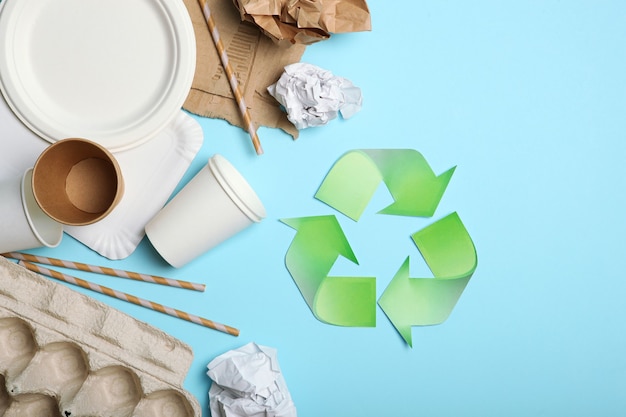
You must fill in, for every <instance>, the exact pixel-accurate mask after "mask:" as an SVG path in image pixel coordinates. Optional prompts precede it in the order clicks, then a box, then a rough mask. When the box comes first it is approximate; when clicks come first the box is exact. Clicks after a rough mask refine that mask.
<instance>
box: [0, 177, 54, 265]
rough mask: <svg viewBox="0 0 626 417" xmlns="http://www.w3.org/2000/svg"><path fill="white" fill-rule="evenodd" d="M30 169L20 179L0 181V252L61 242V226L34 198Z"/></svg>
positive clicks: (48, 245)
mask: <svg viewBox="0 0 626 417" xmlns="http://www.w3.org/2000/svg"><path fill="white" fill-rule="evenodd" d="M32 175H33V170H32V169H29V170H28V171H26V173H25V174H24V175H23V176H22V178H19V177H17V178H11V179H8V180H4V181H2V182H0V253H6V252H14V251H20V250H24V249H33V248H39V247H42V246H47V247H49V248H53V247H56V246H58V245H59V243H61V238H62V237H63V226H62V225H61V224H60V223H57V222H56V221H54V220H53V219H51V218H50V217H48V216H47V215H46V214H45V213H44V212H43V211H42V210H41V208H40V207H39V205H38V204H37V202H36V201H35V196H34V195H33V189H32Z"/></svg>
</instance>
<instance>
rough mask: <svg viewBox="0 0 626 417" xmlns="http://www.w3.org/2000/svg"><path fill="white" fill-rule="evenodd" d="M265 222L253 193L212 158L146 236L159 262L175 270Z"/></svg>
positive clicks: (232, 170)
mask: <svg viewBox="0 0 626 417" xmlns="http://www.w3.org/2000/svg"><path fill="white" fill-rule="evenodd" d="M265 216H266V214H265V207H263V204H262V203H261V200H260V199H259V197H258V196H257V195H256V193H255V192H254V190H253V189H252V187H250V185H249V184H248V182H247V181H246V180H245V179H244V178H243V176H242V175H241V174H240V173H239V172H238V171H237V170H236V169H235V168H234V167H233V166H232V165H231V164H230V163H229V162H228V161H227V160H226V159H225V158H224V157H223V156H221V155H218V154H216V155H213V157H212V158H210V159H209V162H208V164H207V165H206V166H205V167H204V168H202V170H200V172H198V174H196V176H195V177H193V178H192V179H191V181H189V183H188V184H187V185H185V187H183V189H182V190H180V192H179V193H178V194H177V195H176V196H175V197H174V198H173V199H172V200H171V201H170V202H169V203H168V204H167V205H166V206H165V207H163V209H161V211H159V212H158V213H157V214H156V215H155V216H154V218H153V219H152V220H150V222H149V223H148V224H147V225H146V235H147V236H148V239H150V242H151V243H152V246H154V248H155V249H156V250H157V251H158V252H159V254H160V255H161V256H162V257H163V259H165V260H166V261H167V262H168V263H169V264H170V265H172V266H175V267H177V268H179V267H181V266H183V265H185V264H187V263H188V262H190V261H192V260H193V259H195V258H197V257H198V256H200V255H202V254H204V253H205V252H207V251H208V250H209V249H211V248H213V247H215V246H217V245H218V244H219V243H221V242H223V241H225V240H226V239H228V238H229V237H231V236H233V235H235V234H237V233H238V232H240V231H241V230H243V229H245V228H246V227H248V226H250V225H252V224H253V223H258V222H260V221H261V220H262V219H263V218H264V217H265Z"/></svg>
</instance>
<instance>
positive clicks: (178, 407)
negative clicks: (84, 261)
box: [0, 256, 202, 417]
mask: <svg viewBox="0 0 626 417" xmlns="http://www.w3.org/2000/svg"><path fill="white" fill-rule="evenodd" d="M192 360H193V352H192V350H191V348H190V347H189V346H188V345H186V344H184V343H183V342H181V341H180V340H178V339H175V338H173V337H172V336H169V335H167V334H166V333H164V332H162V331H161V330H159V329H156V328H154V327H152V326H150V325H148V324H146V323H144V322H141V321H138V320H136V319H134V318H132V317H130V316H128V315H126V314H124V313H122V312H120V311H118V310H115V309H113V308H111V307H109V306H107V305H106V304H103V303H101V302H99V301H97V300H95V299H93V298H90V297H88V296H86V295H83V294H81V293H78V292H76V291H73V290H71V289H69V288H67V287H65V286H63V285H61V284H58V283H56V282H53V281H52V280H49V279H47V278H44V277H41V276H39V275H37V274H34V273H32V272H30V271H27V270H26V269H24V268H22V267H20V266H18V265H16V264H14V263H12V262H10V261H7V260H6V259H4V258H2V257H1V256H0V417H17V416H19V417H39V416H43V415H45V416H50V417H105V416H106V417H148V416H149V417H200V416H201V414H202V413H201V411H200V407H199V404H198V401H197V400H196V399H195V397H193V396H192V395H191V394H190V393H188V392H186V391H185V390H183V389H182V384H183V382H184V379H185V376H186V374H187V372H188V370H189V366H190V365H191V362H192Z"/></svg>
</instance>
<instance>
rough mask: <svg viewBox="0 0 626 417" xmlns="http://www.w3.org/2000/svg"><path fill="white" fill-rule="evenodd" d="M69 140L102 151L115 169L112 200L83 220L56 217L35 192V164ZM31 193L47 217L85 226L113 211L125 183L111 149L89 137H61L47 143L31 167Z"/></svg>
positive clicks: (68, 223) (64, 222)
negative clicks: (102, 208) (99, 210)
mask: <svg viewBox="0 0 626 417" xmlns="http://www.w3.org/2000/svg"><path fill="white" fill-rule="evenodd" d="M70 142H73V143H77V142H78V143H84V144H87V145H90V146H92V147H93V148H95V149H98V150H99V151H100V152H102V154H103V155H105V156H106V158H107V159H108V161H109V162H110V163H111V165H112V166H113V169H114V171H115V177H116V180H117V188H116V192H115V196H114V197H113V200H112V201H111V204H110V205H109V206H108V207H107V209H106V210H104V211H102V212H100V213H94V216H93V217H91V218H89V219H87V220H84V221H73V220H66V219H62V218H58V217H57V216H55V215H54V214H53V213H50V212H48V211H47V210H46V209H45V207H44V206H45V204H44V202H43V201H41V198H40V197H39V196H38V195H37V193H36V192H35V186H34V184H35V175H36V174H37V166H38V164H39V163H40V161H42V160H44V158H45V156H46V155H47V154H48V153H49V152H52V151H53V150H55V149H58V148H59V147H61V146H64V145H66V144H68V143H70ZM32 182H33V195H34V198H35V201H36V202H37V204H38V205H39V207H40V208H41V209H42V210H43V212H44V213H45V214H46V215H48V216H49V217H51V218H52V219H53V220H55V221H57V222H59V223H62V224H66V225H68V226H86V225H89V224H93V223H96V222H98V221H100V220H102V219H103V218H105V217H106V216H108V215H109V214H111V212H112V211H113V209H114V208H115V207H116V206H117V205H118V204H119V202H120V201H121V200H122V197H123V195H124V189H125V184H124V177H123V174H122V169H121V167H120V165H119V163H118V161H117V159H116V158H115V156H114V155H113V153H111V151H109V150H108V149H107V148H106V147H105V146H103V145H101V144H100V143H98V142H95V141H93V140H89V139H85V138H79V137H76V138H65V139H61V140H59V141H56V142H54V143H52V144H50V145H48V147H47V148H46V149H44V150H43V152H41V154H40V155H39V157H38V158H37V160H36V161H35V166H34V167H33V179H32ZM95 214H97V216H95Z"/></svg>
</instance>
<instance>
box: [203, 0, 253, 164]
mask: <svg viewBox="0 0 626 417" xmlns="http://www.w3.org/2000/svg"><path fill="white" fill-rule="evenodd" d="M198 2H199V3H200V6H201V7H202V11H203V13H204V18H205V20H206V23H207V25H208V26H209V32H211V37H212V38H213V43H214V44H215V47H216V48H217V53H218V54H219V56H220V60H221V61H222V67H224V71H226V76H227V77H228V81H229V82H230V88H231V90H232V91H233V94H234V95H235V100H236V101H237V106H238V107H239V113H241V118H242V119H243V124H244V127H245V129H246V130H247V131H248V133H249V134H250V138H252V144H253V145H254V150H255V151H256V153H257V155H261V154H263V148H261V142H260V141H259V137H258V135H257V133H256V127H255V126H254V123H253V122H252V117H250V111H249V110H248V107H247V106H246V102H245V100H244V98H243V94H242V93H241V89H240V88H239V82H238V81H237V77H236V76H235V72H234V71H233V69H232V67H231V66H230V62H229V60H228V54H227V53H226V48H224V44H223V43H222V39H221V38H220V33H219V31H218V30H217V26H216V25H215V21H214V20H213V16H212V15H211V10H210V9H209V3H208V1H207V0H198Z"/></svg>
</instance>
